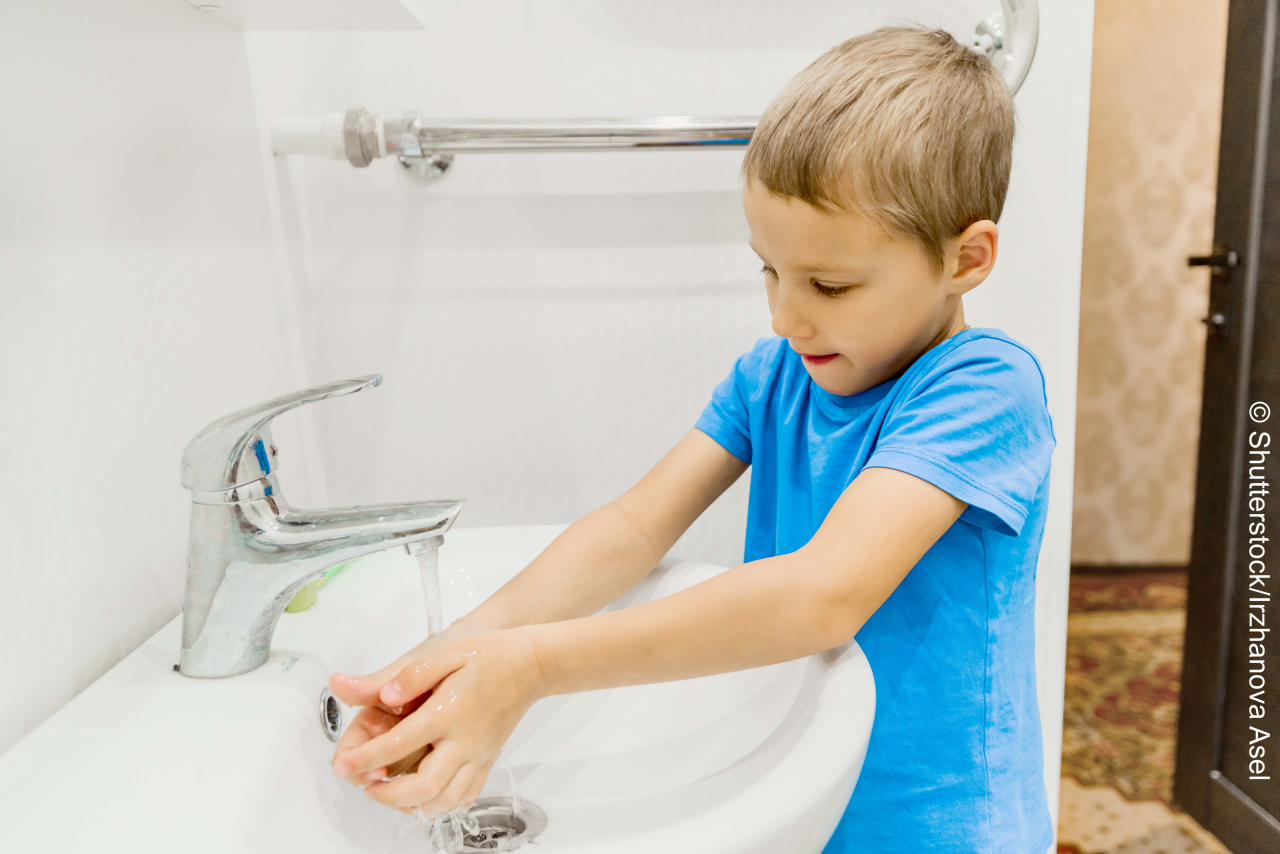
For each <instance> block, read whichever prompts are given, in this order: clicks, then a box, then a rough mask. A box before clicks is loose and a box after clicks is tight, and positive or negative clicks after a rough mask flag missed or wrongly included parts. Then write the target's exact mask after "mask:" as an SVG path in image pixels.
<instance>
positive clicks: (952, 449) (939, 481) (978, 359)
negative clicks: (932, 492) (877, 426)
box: [865, 338, 1057, 536]
mask: <svg viewBox="0 0 1280 854" xmlns="http://www.w3.org/2000/svg"><path fill="white" fill-rule="evenodd" d="M1056 444H1057V442H1056V439H1055V438H1054V435H1053V424H1052V420H1051V419H1050V417H1049V410H1048V406H1047V404H1046V400H1045V391H1044V375H1043V374H1042V373H1041V370H1040V365H1039V363H1038V362H1037V361H1036V359H1035V357H1034V356H1032V355H1031V354H1030V353H1028V352H1027V351H1026V350H1024V349H1022V348H1021V347H1020V346H1018V345H1016V344H1014V343H1011V342H1008V341H1002V340H1000V339H993V338H983V339H977V340H975V341H973V342H970V343H966V344H965V345H962V346H961V347H957V348H956V350H955V351H954V352H953V353H951V354H948V356H946V357H944V359H943V360H942V361H941V362H940V364H939V365H938V366H937V367H936V368H935V369H934V370H933V371H932V372H931V373H930V374H928V375H926V376H925V377H923V378H922V379H921V381H920V382H919V383H918V384H917V385H916V386H915V387H913V388H912V389H911V390H910V391H909V392H908V393H907V394H906V395H905V397H904V398H903V400H902V401H900V403H899V405H898V406H896V407H895V408H894V409H893V411H891V412H890V413H889V414H888V416H887V418H886V420H885V423H884V425H883V426H882V428H881V430H880V435H879V438H878V440H877V443H876V448H875V451H873V452H872V454H871V456H870V457H869V458H868V460H867V463H866V466H865V467H866V468H871V467H878V468H891V469H897V470H898V471H903V472H906V473H907V474H911V475H914V476H916V477H918V478H920V479H922V480H926V481H928V482H929V483H932V484H933V485H934V486H936V487H938V488H939V489H941V490H943V491H945V492H947V493H950V494H951V495H954V496H955V497H956V498H959V499H960V500H961V501H964V502H966V503H967V504H968V505H969V506H968V507H967V508H966V509H965V511H964V513H963V514H961V516H960V518H961V519H962V520H964V521H967V522H970V523H972V524H974V525H978V526H980V527H983V528H990V529H992V530H995V531H998V532H999V533H1002V534H1007V535H1009V536H1018V535H1019V534H1020V533H1021V532H1022V526H1023V523H1025V522H1026V520H1027V517H1028V515H1029V513H1030V510H1031V505H1032V503H1033V502H1034V501H1035V498H1036V494H1037V493H1038V492H1039V491H1040V487H1041V485H1042V484H1043V483H1044V480H1045V478H1046V477H1047V476H1048V474H1049V462H1050V458H1051V457H1052V455H1053V450H1054V447H1055V446H1056Z"/></svg>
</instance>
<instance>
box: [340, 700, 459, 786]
mask: <svg viewBox="0 0 1280 854" xmlns="http://www.w3.org/2000/svg"><path fill="white" fill-rule="evenodd" d="M444 734H445V726H444V721H443V720H442V719H441V718H440V717H439V716H438V715H432V714H427V713H424V712H421V711H418V712H415V713H414V714H412V715H410V716H409V717H407V718H405V719H403V720H402V721H400V723H398V724H396V725H395V726H394V727H392V728H391V729H390V730H389V731H387V732H385V733H382V734H381V735H379V736H376V737H374V738H371V739H369V740H368V741H366V742H365V743H363V744H360V745H358V746H355V747H353V748H351V749H350V750H347V751H343V752H341V753H340V755H338V756H337V757H335V759H334V763H333V770H334V773H335V774H337V775H338V776H339V777H346V776H347V775H349V774H363V773H365V772H368V771H372V770H374V769H375V768H379V767H382V766H384V765H392V764H393V763H395V762H396V761H398V760H400V759H404V758H405V757H406V756H408V755H410V754H411V753H413V752H414V751H416V750H418V749H419V748H422V747H426V746H427V745H428V744H431V743H432V742H434V741H436V740H437V739H439V738H441V737H442V736H443V735H444Z"/></svg>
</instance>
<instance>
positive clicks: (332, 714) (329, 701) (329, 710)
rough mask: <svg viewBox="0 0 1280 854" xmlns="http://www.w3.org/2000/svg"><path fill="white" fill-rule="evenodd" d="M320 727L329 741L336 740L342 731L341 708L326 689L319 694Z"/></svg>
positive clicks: (335, 698)
mask: <svg viewBox="0 0 1280 854" xmlns="http://www.w3.org/2000/svg"><path fill="white" fill-rule="evenodd" d="M320 726H321V727H323V728H324V734H325V735H326V736H328V738H329V740H330V741H337V740H338V733H339V732H341V731H342V706H340V705H338V698H337V697H335V696H333V695H332V694H330V693H329V689H328V688H325V689H324V690H323V691H321V692H320Z"/></svg>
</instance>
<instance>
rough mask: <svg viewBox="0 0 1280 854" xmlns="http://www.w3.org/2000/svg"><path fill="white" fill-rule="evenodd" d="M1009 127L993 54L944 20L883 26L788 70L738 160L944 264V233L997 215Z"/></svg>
mask: <svg viewBox="0 0 1280 854" xmlns="http://www.w3.org/2000/svg"><path fill="white" fill-rule="evenodd" d="M1013 130H1014V113H1013V96H1012V94H1011V93H1010V92H1009V88H1008V86H1007V85H1006V84H1005V82H1004V79H1003V78H1002V77H1001V76H1000V73H999V72H998V71H997V70H996V69H995V67H994V66H993V65H992V64H991V61H990V60H988V59H987V58H986V57H985V56H983V55H982V54H980V53H978V52H977V51H974V50H971V49H970V48H967V47H965V46H963V45H961V44H960V43H959V42H957V41H956V40H955V39H954V38H952V37H951V35H950V34H949V33H947V32H946V31H945V30H926V29H923V28H920V27H885V28H882V29H879V30H875V31H873V32H870V33H867V34H865V35H861V36H857V37H855V38H852V39H849V40H848V41H846V42H844V43H843V44H840V45H837V46H836V47H834V48H832V49H831V50H829V51H827V52H826V53H824V54H823V55H822V56H820V57H818V58H817V59H816V60H814V62H813V63H812V64H811V65H809V67H808V68H805V69H804V70H803V71H801V72H800V73H799V74H797V75H796V76H795V77H793V78H792V79H791V82H790V83H788V84H787V86H786V88H785V89H783V91H782V93H781V94H780V95H778V97H777V98H775V99H774V101H773V103H772V104H770V105H769V108H768V109H767V110H765V113H764V115H763V116H762V117H761V118H760V123H759V125H758V126H757V127H756V131H755V133H754V134H753V135H752V138H751V144H750V145H748V146H747V152H746V156H745V157H744V159H743V162H742V172H743V175H744V177H746V178H748V179H749V178H755V179H756V180H758V181H760V182H761V183H762V184H763V185H764V186H765V187H766V188H768V190H769V191H770V192H771V193H774V194H775V195H779V196H788V197H792V198H797V199H802V200H804V201H805V202H808V203H809V204H811V205H813V206H814V207H816V208H818V209H820V210H823V211H826V212H831V210H832V209H833V208H837V209H841V210H846V211H852V212H855V213H859V214H863V215H865V216H867V217H868V218H869V219H871V220H872V221H873V222H876V223H878V224H879V225H880V226H881V227H883V228H885V229H886V230H888V231H891V232H895V233H898V234H901V235H904V236H909V237H914V238H916V239H917V240H918V241H919V243H920V245H921V247H922V248H923V249H924V251H925V253H926V254H927V255H928V256H929V257H930V259H931V260H932V261H933V262H934V264H935V266H936V267H937V268H938V269H941V267H942V264H943V260H944V258H945V254H946V247H947V242H948V241H949V240H951V239H952V238H954V237H956V236H958V235H959V234H960V233H961V232H963V231H964V230H965V229H966V228H968V227H969V226H970V225H972V224H973V223H975V222H978V221H979V220H984V219H988V220H991V221H993V222H994V221H996V220H998V219H999V218H1000V211H1001V209H1002V208H1003V207H1004V197H1005V192H1006V190H1007V189H1008V187H1009V168H1010V164H1011V162H1012V159H1013Z"/></svg>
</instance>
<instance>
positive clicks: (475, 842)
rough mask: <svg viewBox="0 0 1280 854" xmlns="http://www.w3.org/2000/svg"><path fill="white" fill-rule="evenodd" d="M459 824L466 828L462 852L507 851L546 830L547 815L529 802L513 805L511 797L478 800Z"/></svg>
mask: <svg viewBox="0 0 1280 854" xmlns="http://www.w3.org/2000/svg"><path fill="white" fill-rule="evenodd" d="M513 806H514V809H513ZM460 823H462V824H463V826H464V827H466V828H467V829H468V830H467V832H466V833H464V834H463V836H462V850H463V852H473V851H495V850H502V851H510V850H512V849H514V848H517V847H519V846H521V845H523V844H524V843H526V842H530V841H532V840H533V838H534V837H535V836H537V835H538V834H539V833H541V832H542V831H543V830H545V829H546V827H547V814H546V813H544V812H543V811H542V810H541V809H539V808H538V807H537V806H536V805H534V804H531V803H529V802H528V801H519V802H518V805H514V804H513V803H512V800H511V798H481V799H480V800H478V801H476V802H475V803H474V804H472V806H471V808H470V809H469V810H467V813H466V817H465V818H463V819H462V820H461V822H460Z"/></svg>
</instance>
